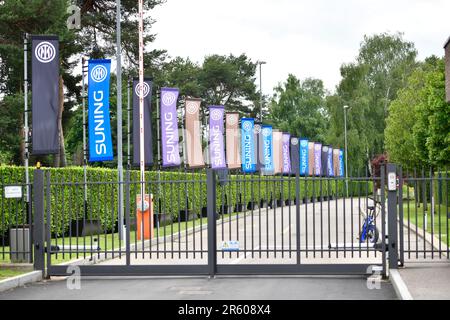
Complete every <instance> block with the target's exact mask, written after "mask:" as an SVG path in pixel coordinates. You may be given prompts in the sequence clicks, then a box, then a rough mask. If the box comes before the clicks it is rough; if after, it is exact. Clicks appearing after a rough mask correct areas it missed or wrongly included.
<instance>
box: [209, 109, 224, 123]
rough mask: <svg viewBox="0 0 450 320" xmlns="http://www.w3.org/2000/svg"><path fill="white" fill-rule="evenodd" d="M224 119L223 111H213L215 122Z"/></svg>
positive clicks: (212, 117)
mask: <svg viewBox="0 0 450 320" xmlns="http://www.w3.org/2000/svg"><path fill="white" fill-rule="evenodd" d="M221 118H222V110H219V109H213V110H212V111H211V119H213V120H214V121H218V120H220V119H221Z"/></svg>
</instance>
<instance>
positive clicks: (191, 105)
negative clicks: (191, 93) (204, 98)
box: [186, 101, 199, 114]
mask: <svg viewBox="0 0 450 320" xmlns="http://www.w3.org/2000/svg"><path fill="white" fill-rule="evenodd" d="M198 107H199V103H197V102H195V101H188V102H187V103H186V111H187V113H189V114H195V113H196V112H197V111H198Z"/></svg>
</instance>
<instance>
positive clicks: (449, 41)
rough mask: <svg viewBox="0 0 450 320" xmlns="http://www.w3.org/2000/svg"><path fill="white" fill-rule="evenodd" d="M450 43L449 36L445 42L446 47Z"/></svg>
mask: <svg viewBox="0 0 450 320" xmlns="http://www.w3.org/2000/svg"><path fill="white" fill-rule="evenodd" d="M449 44H450V37H448V39H447V41H446V42H445V44H444V49H445V48H447V46H448V45H449Z"/></svg>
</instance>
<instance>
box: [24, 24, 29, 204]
mask: <svg viewBox="0 0 450 320" xmlns="http://www.w3.org/2000/svg"><path fill="white" fill-rule="evenodd" d="M27 51H28V33H25V34H24V38H23V92H24V95H23V96H24V98H23V99H24V108H25V110H24V111H25V112H24V113H25V114H24V128H23V131H24V136H25V137H24V138H25V148H24V153H25V154H24V162H25V163H24V165H25V183H26V187H25V188H26V189H25V190H26V196H25V201H26V203H27V206H28V205H29V202H30V199H29V185H28V184H29V183H30V177H29V175H28V158H29V154H28V142H29V141H28V134H29V127H28V56H27ZM27 212H28V208H27Z"/></svg>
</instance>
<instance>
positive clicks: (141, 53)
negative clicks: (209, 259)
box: [139, 0, 145, 240]
mask: <svg viewBox="0 0 450 320" xmlns="http://www.w3.org/2000/svg"><path fill="white" fill-rule="evenodd" d="M144 139H145V136H144V1H143V0H139V158H140V159H139V162H140V171H141V172H140V182H141V210H142V211H144V196H145V154H144V152H145V150H144ZM142 222H143V221H142ZM143 225H144V223H142V226H143ZM141 237H142V240H143V238H144V233H143V232H141Z"/></svg>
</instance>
